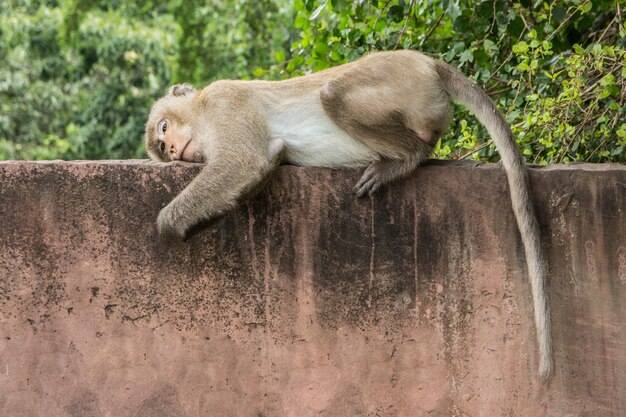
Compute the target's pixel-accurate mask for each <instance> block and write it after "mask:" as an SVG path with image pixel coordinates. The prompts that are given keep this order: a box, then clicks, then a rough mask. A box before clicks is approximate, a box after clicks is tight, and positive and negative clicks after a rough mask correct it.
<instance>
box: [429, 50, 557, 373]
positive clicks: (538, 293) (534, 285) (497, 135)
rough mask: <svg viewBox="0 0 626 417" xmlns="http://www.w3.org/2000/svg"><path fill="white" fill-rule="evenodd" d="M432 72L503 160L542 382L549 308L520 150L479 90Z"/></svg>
mask: <svg viewBox="0 0 626 417" xmlns="http://www.w3.org/2000/svg"><path fill="white" fill-rule="evenodd" d="M435 68H436V71H437V73H438V74H439V77H440V78H441V80H442V82H443V88H444V89H445V90H446V92H447V93H448V94H449V95H450V97H451V98H452V99H453V100H455V101H457V102H459V103H461V104H463V105H465V106H466V107H467V108H468V109H469V110H470V111H471V112H473V113H474V114H475V115H476V118H477V119H478V120H479V121H480V122H481V123H482V124H483V125H484V126H485V127H486V128H487V131H488V132H489V134H490V135H491V137H492V138H493V140H494V142H495V143H496V147H497V148H498V152H499V153H500V157H501V158H502V162H503V164H504V169H505V171H506V174H507V178H508V181H509V188H510V193H511V202H512V204H513V212H514V213H515V219H516V220H517V226H518V228H519V230H520V234H521V235H522V242H523V244H524V251H525V253H526V264H527V265H528V274H529V277H530V286H531V291H532V296H533V305H534V310H535V327H536V331H537V340H538V344H539V376H540V377H541V378H542V379H544V380H545V379H547V378H548V377H549V376H550V375H551V374H552V367H553V359H552V336H551V326H550V308H549V306H548V299H547V295H546V289H545V285H546V276H547V266H546V260H545V254H544V252H543V251H542V249H541V241H540V236H541V233H540V230H539V223H538V222H537V217H536V216H535V211H534V209H533V205H532V199H531V196H530V186H529V182H528V174H527V171H526V168H525V166H524V164H523V162H522V157H521V154H520V151H519V147H518V146H517V143H516V141H515V139H514V138H513V134H512V132H511V128H510V127H509V124H508V123H507V122H506V120H504V117H503V116H502V114H501V113H500V112H499V111H498V109H497V108H496V106H495V104H494V103H493V101H491V99H490V98H489V96H488V95H487V94H486V93H485V92H484V91H483V90H482V89H480V88H479V87H478V86H476V85H474V83H472V82H471V81H470V80H469V79H467V78H466V77H465V75H463V74H462V73H461V72H459V71H457V70H456V69H454V68H452V67H451V66H449V65H448V64H446V63H444V62H441V61H435Z"/></svg>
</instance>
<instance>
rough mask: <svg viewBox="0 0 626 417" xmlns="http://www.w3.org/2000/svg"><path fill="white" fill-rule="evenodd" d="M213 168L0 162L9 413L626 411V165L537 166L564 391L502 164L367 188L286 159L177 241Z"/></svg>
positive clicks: (267, 416)
mask: <svg viewBox="0 0 626 417" xmlns="http://www.w3.org/2000/svg"><path fill="white" fill-rule="evenodd" d="M198 171H199V168H198V167H197V166H194V165H170V166H167V167H163V166H157V165H154V164H150V163H147V162H143V161H125V162H115V161H111V162H77V163H63V162H50V163H29V162H8V163H1V164H0V222H1V224H2V228H1V229H0V416H11V417H22V416H24V417H34V416H42V417H43V416H45V417H55V416H71V417H79V416H97V417H104V416H112V417H126V416H133V417H163V416H176V417H205V416H209V417H233V416H235V417H238V416H246V417H247V416H249V417H287V416H290V417H291V416H293V417H308V416H316V417H319V416H321V417H332V416H336V417H352V416H371V417H374V416H377V417H388V416H411V417H413V416H429V417H436V416H447V417H449V416H533V417H538V416H555V417H556V416H558V417H563V416H593V417H598V416H616V417H617V416H624V415H626V325H625V323H626V167H623V166H615V165H613V166H611V165H574V166H559V167H547V168H543V169H532V173H531V174H532V183H533V187H534V191H533V194H534V196H535V199H536V205H537V207H538V212H539V213H538V214H539V217H540V223H541V225H542V228H543V231H544V235H543V243H544V245H545V248H546V250H547V251H548V252H549V258H550V261H551V275H550V282H549V293H550V297H551V304H552V308H553V327H554V345H555V357H556V374H555V376H554V378H553V379H552V380H551V381H550V383H549V384H547V385H545V384H542V383H540V382H539V381H538V379H537V378H536V376H535V375H536V371H537V353H536V348H535V336H534V328H533V325H532V323H533V321H532V306H531V300H530V295H529V285H528V283H527V278H526V272H525V261H524V257H523V251H522V247H521V242H520V239H519V235H518V232H517V230H516V227H515V222H514V219H513V215H512V212H511V208H510V203H509V197H508V194H507V185H506V179H505V176H504V172H503V170H502V168H501V167H499V166H496V165H485V166H475V165H474V164H472V163H463V164H459V163H430V164H428V165H427V166H425V167H423V168H421V169H419V171H418V172H417V173H416V174H415V175H414V176H413V177H412V178H410V179H408V180H406V181H403V182H402V183H399V184H396V185H394V186H392V187H389V188H387V189H386V190H384V191H383V192H381V193H380V194H379V195H377V196H376V197H375V198H372V199H362V200H357V199H355V198H354V197H353V196H352V195H351V194H350V188H351V186H352V185H353V184H354V183H355V182H356V181H357V179H358V177H359V172H358V171H352V170H343V171H340V170H338V171H332V170H324V169H303V168H296V167H282V168H281V169H280V170H279V172H278V174H277V175H276V177H275V178H274V179H273V180H272V181H271V183H270V184H269V187H268V188H267V189H266V190H265V191H263V192H261V194H259V195H258V196H257V197H256V198H255V199H253V200H252V201H250V202H248V203H247V204H244V205H242V206H241V207H240V208H239V209H237V210H235V211H233V212H231V213H230V214H228V215H227V216H225V217H224V218H223V219H222V220H220V221H218V222H216V223H215V224H213V225H211V227H209V228H206V227H205V228H203V229H201V230H198V231H197V233H196V234H194V235H193V237H191V238H190V239H189V240H188V241H187V242H186V243H185V244H182V245H180V246H175V247H166V246H164V245H162V244H160V243H159V241H158V239H157V235H156V231H155V219H156V216H157V213H158V211H159V209H160V208H161V207H162V206H163V205H164V204H166V203H167V202H168V201H169V200H170V199H171V198H172V197H173V196H174V195H175V194H176V193H177V192H178V191H179V190H181V189H182V188H183V187H184V185H185V184H186V183H188V182H189V180H190V179H191V178H193V176H194V175H195V174H196V173H197V172H198Z"/></svg>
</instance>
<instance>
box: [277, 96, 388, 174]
mask: <svg viewBox="0 0 626 417" xmlns="http://www.w3.org/2000/svg"><path fill="white" fill-rule="evenodd" d="M266 111H267V123H268V127H269V132H270V136H271V138H272V139H282V140H283V141H284V142H285V146H286V149H287V150H286V159H287V161H288V162H290V163H293V164H296V165H309V166H324V167H336V166H344V167H345V166H363V165H368V164H369V163H370V162H372V161H374V160H376V159H378V155H377V154H376V153H375V152H374V151H373V150H372V149H370V148H369V147H368V146H367V145H365V144H364V143H363V142H361V141H359V140H356V139H354V138H353V137H352V136H350V135H349V134H348V133H346V132H345V131H344V130H342V129H340V128H339V127H338V126H337V125H336V124H335V123H334V122H333V121H332V120H331V119H330V118H329V117H328V116H327V115H326V113H325V112H324V109H323V108H322V105H321V103H320V100H319V94H311V95H309V96H308V97H306V99H304V100H303V97H296V98H294V99H293V100H290V99H287V100H276V101H275V102H273V103H271V104H269V106H268V107H267V108H266Z"/></svg>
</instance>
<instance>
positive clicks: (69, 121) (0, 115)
mask: <svg viewBox="0 0 626 417" xmlns="http://www.w3.org/2000/svg"><path fill="white" fill-rule="evenodd" d="M5 4H7V5H8V7H4V6H3V7H2V8H0V109H1V111H0V159H13V158H16V159H50V158H64V159H74V158H89V159H97V158H129V157H144V156H145V153H144V151H143V143H142V134H143V125H144V123H145V119H146V117H147V113H148V111H149V108H150V104H151V102H152V100H154V99H155V98H157V97H158V96H160V95H162V94H163V93H164V92H165V91H166V89H167V87H168V86H169V85H170V84H172V83H174V82H191V83H193V84H195V85H197V86H202V85H205V84H207V83H208V82H210V81H212V80H214V79H217V78H252V77H260V78H266V79H280V78H285V77H289V76H295V75H301V74H306V73H308V72H310V71H317V70H323V69H326V68H328V67H331V66H334V65H339V64H342V63H344V62H347V61H352V60H354V59H357V58H358V57H359V56H361V55H363V54H365V53H367V52H369V51H376V50H393V49H407V48H410V49H418V50H421V51H423V52H426V53H428V54H431V55H432V56H435V57H439V58H441V59H443V60H445V61H447V62H449V63H450V64H452V65H454V66H456V67H458V68H460V69H461V71H462V72H464V73H465V74H468V75H470V77H471V78H472V79H473V80H475V81H476V82H477V83H479V84H480V85H481V86H483V88H485V89H486V90H487V92H488V93H489V94H490V95H491V96H492V97H493V98H494V99H495V101H496V102H497V104H498V106H499V107H500V109H501V110H502V111H503V113H505V114H506V115H507V119H508V121H509V122H510V123H511V125H512V129H513V132H514V135H515V137H516V138H517V140H518V142H519V144H520V146H521V147H522V149H523V152H524V155H525V156H526V158H527V160H528V161H530V162H539V163H551V162H569V161H574V160H578V161H593V162H610V161H614V162H626V156H625V155H626V152H625V151H626V107H625V106H626V104H625V96H626V89H625V79H626V70H625V62H626V52H625V45H626V27H625V25H624V18H623V16H624V13H625V11H624V7H623V6H622V5H621V3H620V2H615V1H614V0H597V1H593V2H592V1H591V0H555V1H552V2H540V1H528V0H527V1H522V2H513V1H508V0H479V1H470V0H429V1H416V0H380V1H377V0H367V1H366V0H355V1H348V0H322V1H316V0H294V1H287V0H257V1H249V0H224V1H219V0H207V1H200V0H190V1H185V0H170V1H166V2H154V1H144V2H138V3H135V2H122V1H119V0H115V1H108V2H104V1H101V0H63V1H58V2H57V1H43V0H40V1H36V0H9V1H7V2H5ZM455 116H456V117H455V119H454V120H455V121H454V122H453V124H452V127H451V129H450V130H449V132H448V133H447V135H446V136H444V137H443V138H442V139H441V140H440V142H439V143H438V144H437V146H436V149H435V156H437V157H440V158H454V159H458V158H474V159H481V160H497V159H498V155H497V152H495V150H494V148H493V146H491V142H490V141H487V140H486V139H487V138H488V134H487V133H486V131H485V130H484V129H483V128H482V127H481V126H480V125H479V124H478V122H477V121H476V120H475V118H474V117H473V116H472V115H471V114H469V113H468V112H467V111H466V110H464V109H462V108H459V109H457V111H456V113H455Z"/></svg>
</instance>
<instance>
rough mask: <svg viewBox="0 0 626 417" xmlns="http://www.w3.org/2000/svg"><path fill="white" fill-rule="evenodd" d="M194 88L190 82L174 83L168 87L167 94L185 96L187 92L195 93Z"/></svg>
mask: <svg viewBox="0 0 626 417" xmlns="http://www.w3.org/2000/svg"><path fill="white" fill-rule="evenodd" d="M195 92H196V89H195V88H193V87H192V86H191V84H175V85H173V86H172V87H171V88H170V91H169V93H168V94H169V95H171V96H186V95H187V94H192V93H195Z"/></svg>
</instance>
